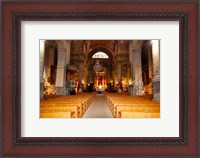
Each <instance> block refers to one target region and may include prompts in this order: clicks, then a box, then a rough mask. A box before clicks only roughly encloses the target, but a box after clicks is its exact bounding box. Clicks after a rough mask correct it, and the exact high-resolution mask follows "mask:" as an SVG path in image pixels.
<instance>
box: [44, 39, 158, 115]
mask: <svg viewBox="0 0 200 158" xmlns="http://www.w3.org/2000/svg"><path fill="white" fill-rule="evenodd" d="M40 118H160V41H159V40H40Z"/></svg>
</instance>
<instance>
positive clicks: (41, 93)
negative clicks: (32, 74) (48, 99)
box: [40, 82, 44, 100]
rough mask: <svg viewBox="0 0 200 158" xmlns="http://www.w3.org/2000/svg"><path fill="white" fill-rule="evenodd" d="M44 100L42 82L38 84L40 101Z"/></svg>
mask: <svg viewBox="0 0 200 158" xmlns="http://www.w3.org/2000/svg"><path fill="white" fill-rule="evenodd" d="M43 98H44V82H40V100H42V99H43Z"/></svg>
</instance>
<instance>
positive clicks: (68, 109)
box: [40, 93, 96, 118]
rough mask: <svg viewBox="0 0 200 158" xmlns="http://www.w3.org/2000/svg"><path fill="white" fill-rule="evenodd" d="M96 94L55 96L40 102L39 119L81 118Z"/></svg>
mask: <svg viewBox="0 0 200 158" xmlns="http://www.w3.org/2000/svg"><path fill="white" fill-rule="evenodd" d="M95 96H96V93H79V94H77V95H70V96H55V97H49V98H45V99H44V100H42V101H40V118H81V117H82V116H83V114H84V113H85V111H86V110H87V109H88V107H89V106H90V104H91V103H92V101H93V100H94V98H95Z"/></svg>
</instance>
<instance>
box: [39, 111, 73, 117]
mask: <svg viewBox="0 0 200 158" xmlns="http://www.w3.org/2000/svg"><path fill="white" fill-rule="evenodd" d="M40 118H71V112H70V111H43V112H40Z"/></svg>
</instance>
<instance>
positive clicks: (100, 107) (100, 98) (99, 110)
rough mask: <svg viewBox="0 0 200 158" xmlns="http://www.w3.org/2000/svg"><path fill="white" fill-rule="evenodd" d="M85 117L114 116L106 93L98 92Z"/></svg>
mask: <svg viewBox="0 0 200 158" xmlns="http://www.w3.org/2000/svg"><path fill="white" fill-rule="evenodd" d="M83 118H113V115H112V113H111V111H110V109H109V107H108V104H107V103H106V100H105V98H104V94H96V97H95V99H94V101H93V102H92V104H91V105H90V107H89V108H88V110H87V111H86V112H85V114H84V115H83Z"/></svg>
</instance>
